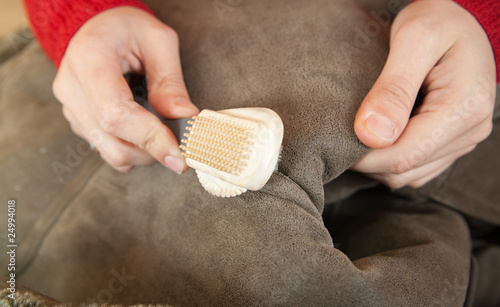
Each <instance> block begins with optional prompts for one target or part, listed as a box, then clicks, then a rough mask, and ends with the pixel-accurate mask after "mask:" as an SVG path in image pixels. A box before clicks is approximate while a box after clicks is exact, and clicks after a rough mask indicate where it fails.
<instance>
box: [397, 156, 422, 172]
mask: <svg viewBox="0 0 500 307" xmlns="http://www.w3.org/2000/svg"><path fill="white" fill-rule="evenodd" d="M420 163H421V159H420V158H419V157H418V156H412V155H409V156H407V157H405V158H401V159H398V160H397V161H396V163H394V164H392V165H391V166H389V173H390V174H396V175H401V174H404V173H406V172H408V171H410V170H412V169H414V168H415V167H416V166H417V165H418V164H420Z"/></svg>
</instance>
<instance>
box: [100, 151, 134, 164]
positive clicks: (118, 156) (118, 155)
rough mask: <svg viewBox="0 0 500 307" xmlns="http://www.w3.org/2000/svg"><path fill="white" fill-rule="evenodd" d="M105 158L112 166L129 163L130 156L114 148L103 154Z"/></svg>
mask: <svg viewBox="0 0 500 307" xmlns="http://www.w3.org/2000/svg"><path fill="white" fill-rule="evenodd" d="M105 160H106V162H108V164H109V165H111V166H112V167H114V168H116V167H119V168H120V167H125V166H129V165H130V158H129V156H128V155H127V154H126V152H124V151H123V150H114V151H113V152H112V153H109V154H107V155H106V156H105Z"/></svg>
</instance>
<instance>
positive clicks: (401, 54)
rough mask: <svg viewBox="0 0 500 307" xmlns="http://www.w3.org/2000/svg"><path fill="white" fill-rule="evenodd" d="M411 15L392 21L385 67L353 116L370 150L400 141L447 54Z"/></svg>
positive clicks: (360, 136)
mask: <svg viewBox="0 0 500 307" xmlns="http://www.w3.org/2000/svg"><path fill="white" fill-rule="evenodd" d="M415 5H417V6H418V2H417V3H412V4H410V5H409V6H408V7H407V8H406V9H413V8H414V7H415ZM405 13H406V14H405ZM411 13H412V12H411V11H410V12H409V13H408V10H407V11H406V12H405V10H403V11H402V12H401V13H400V14H399V15H398V16H397V18H396V20H395V21H394V24H393V26H392V29H391V41H390V45H391V47H390V50H389V55H388V58H387V61H386V64H385V66H384V68H383V70H382V72H381V74H380V76H379V78H378V79H377V81H376V82H375V84H374V85H373V87H372V89H371V90H370V92H369V93H368V94H367V96H366V97H365V99H364V100H363V102H362V103H361V106H360V108H359V110H358V112H357V114H356V119H355V122H354V130H355V132H356V135H357V136H358V138H359V139H360V141H361V142H363V143H364V144H365V145H367V146H369V147H371V148H385V147H388V146H390V145H392V144H393V143H394V142H395V141H396V140H397V139H398V138H399V136H400V135H401V133H402V132H403V130H404V129H405V127H406V124H407V123H408V120H409V117H410V114H411V111H412V108H413V105H414V103H415V99H416V97H417V94H418V91H419V89H420V87H421V86H422V83H423V82H424V79H425V78H426V76H427V75H428V73H429V72H430V71H431V69H432V68H433V67H434V66H435V65H436V63H437V62H438V61H439V59H440V58H441V57H442V55H443V54H444V53H445V52H446V50H447V47H446V46H444V45H443V44H442V43H441V42H439V40H436V39H435V38H434V37H433V36H432V35H430V34H429V33H432V31H429V30H428V29H423V27H422V26H420V27H417V26H415V21H414V20H415V18H414V14H411Z"/></svg>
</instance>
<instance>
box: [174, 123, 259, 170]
mask: <svg viewBox="0 0 500 307" xmlns="http://www.w3.org/2000/svg"><path fill="white" fill-rule="evenodd" d="M188 124H189V125H191V126H188V127H187V128H186V130H188V131H189V132H188V133H184V136H185V137H186V138H187V139H183V140H182V141H181V142H182V143H184V144H185V145H181V146H180V148H181V149H182V150H183V153H182V155H183V156H184V157H186V158H189V159H192V160H195V161H198V162H200V163H203V164H206V165H208V166H210V167H213V168H214V169H217V170H219V171H222V172H226V173H229V174H233V175H239V174H240V173H241V172H242V171H243V170H244V169H245V167H246V166H247V162H248V159H249V156H250V153H251V149H252V146H253V143H254V140H255V135H254V134H253V133H252V130H251V128H250V127H245V126H244V125H242V124H241V123H239V122H236V121H230V120H227V119H220V118H216V117H214V116H195V117H193V121H189V122H188Z"/></svg>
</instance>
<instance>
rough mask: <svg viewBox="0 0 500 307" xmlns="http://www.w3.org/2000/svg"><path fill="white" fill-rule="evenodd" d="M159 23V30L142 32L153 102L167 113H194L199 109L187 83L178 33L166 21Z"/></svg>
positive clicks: (181, 115)
mask: <svg viewBox="0 0 500 307" xmlns="http://www.w3.org/2000/svg"><path fill="white" fill-rule="evenodd" d="M159 24H160V25H159V26H157V29H158V31H157V32H152V33H148V34H146V35H144V34H141V35H140V36H139V37H140V41H139V52H140V58H141V59H143V65H144V68H145V71H146V80H147V84H148V98H149V102H150V104H151V106H152V107H153V109H154V110H155V111H156V112H157V113H158V114H159V115H161V116H163V117H166V118H185V117H192V116H194V115H196V114H198V113H199V110H198V108H197V107H196V106H195V105H194V104H193V103H192V102H191V100H190V98H189V95H188V92H187V89H186V85H185V83H184V78H183V74H182V69H181V62H180V56H179V41H178V37H177V34H176V33H175V31H173V30H172V29H171V28H168V27H167V26H165V25H164V24H161V23H159ZM151 46H154V48H151Z"/></svg>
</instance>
